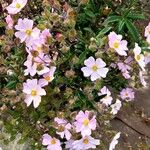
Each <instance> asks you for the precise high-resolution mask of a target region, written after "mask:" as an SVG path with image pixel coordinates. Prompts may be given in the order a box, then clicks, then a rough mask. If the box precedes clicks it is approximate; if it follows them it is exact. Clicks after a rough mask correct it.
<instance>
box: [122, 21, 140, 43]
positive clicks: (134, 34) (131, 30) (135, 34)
mask: <svg viewBox="0 0 150 150" xmlns="http://www.w3.org/2000/svg"><path fill="white" fill-rule="evenodd" d="M125 23H126V26H127V28H128V30H129V33H130V34H131V35H132V37H133V39H134V41H136V42H138V41H139V37H140V34H139V32H138V30H137V29H136V27H135V26H134V24H133V23H132V22H131V21H129V20H126V21H125Z"/></svg>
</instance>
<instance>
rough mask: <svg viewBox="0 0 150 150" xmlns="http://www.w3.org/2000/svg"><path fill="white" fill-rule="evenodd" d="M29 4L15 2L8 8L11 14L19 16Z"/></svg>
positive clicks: (21, 1)
mask: <svg viewBox="0 0 150 150" xmlns="http://www.w3.org/2000/svg"><path fill="white" fill-rule="evenodd" d="M26 4H27V0H13V1H12V3H11V4H10V5H9V6H7V7H6V9H7V11H8V13H9V14H12V15H14V14H17V13H18V12H20V11H21V9H22V8H24V6H25V5H26Z"/></svg>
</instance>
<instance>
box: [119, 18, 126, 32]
mask: <svg viewBox="0 0 150 150" xmlns="http://www.w3.org/2000/svg"><path fill="white" fill-rule="evenodd" d="M124 24H125V20H124V19H122V20H121V21H119V24H118V32H120V31H121V30H122V29H123V27H124Z"/></svg>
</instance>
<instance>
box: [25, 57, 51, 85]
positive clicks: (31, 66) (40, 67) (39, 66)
mask: <svg viewBox="0 0 150 150" xmlns="http://www.w3.org/2000/svg"><path fill="white" fill-rule="evenodd" d="M24 65H26V66H27V69H25V70H24V75H28V74H30V75H31V76H34V75H35V74H36V73H37V74H38V75H43V74H45V73H48V72H49V71H50V69H49V67H48V66H47V64H45V63H41V62H40V63H36V62H32V60H30V59H28V60H27V61H26V62H25V63H24ZM40 82H41V81H40Z"/></svg>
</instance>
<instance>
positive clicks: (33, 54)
mask: <svg viewBox="0 0 150 150" xmlns="http://www.w3.org/2000/svg"><path fill="white" fill-rule="evenodd" d="M31 54H32V56H33V57H37V56H38V55H39V52H37V51H32V52H31Z"/></svg>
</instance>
